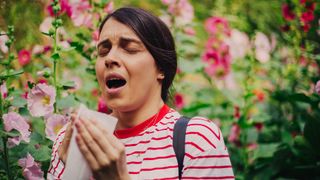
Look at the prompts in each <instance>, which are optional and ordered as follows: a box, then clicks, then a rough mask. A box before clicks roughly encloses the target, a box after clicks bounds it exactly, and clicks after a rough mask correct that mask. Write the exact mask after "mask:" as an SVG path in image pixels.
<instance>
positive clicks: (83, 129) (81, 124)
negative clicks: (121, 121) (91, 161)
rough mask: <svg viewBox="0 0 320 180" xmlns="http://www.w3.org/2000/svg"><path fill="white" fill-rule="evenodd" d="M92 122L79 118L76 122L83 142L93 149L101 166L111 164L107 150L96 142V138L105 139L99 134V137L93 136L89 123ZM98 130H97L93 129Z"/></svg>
mask: <svg viewBox="0 0 320 180" xmlns="http://www.w3.org/2000/svg"><path fill="white" fill-rule="evenodd" d="M90 124H91V123H86V121H84V120H82V119H79V121H78V122H76V127H77V130H78V133H79V135H80V136H81V138H82V139H83V142H84V143H85V144H86V147H88V149H89V151H91V153H92V155H93V156H94V158H95V160H96V161H98V163H99V164H100V165H101V166H108V165H109V164H110V160H109V157H108V156H107V155H106V154H105V152H104V151H103V150H102V149H101V148H100V146H99V144H98V143H97V142H96V139H98V138H99V139H103V138H101V137H102V136H99V137H98V138H93V137H92V135H91V133H90V132H89V131H88V129H87V128H88V127H87V126H88V125H90ZM91 131H96V130H91Z"/></svg>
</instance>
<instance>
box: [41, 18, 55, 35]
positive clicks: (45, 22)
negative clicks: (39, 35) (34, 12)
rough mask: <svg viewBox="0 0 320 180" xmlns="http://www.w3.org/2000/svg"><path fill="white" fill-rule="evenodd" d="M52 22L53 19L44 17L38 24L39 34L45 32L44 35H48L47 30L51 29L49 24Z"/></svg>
mask: <svg viewBox="0 0 320 180" xmlns="http://www.w3.org/2000/svg"><path fill="white" fill-rule="evenodd" d="M52 21H53V18H52V17H46V18H45V19H44V20H43V21H42V23H41V24H40V26H39V30H40V31H41V32H45V33H48V32H49V29H50V28H51V26H52V25H51V23H52Z"/></svg>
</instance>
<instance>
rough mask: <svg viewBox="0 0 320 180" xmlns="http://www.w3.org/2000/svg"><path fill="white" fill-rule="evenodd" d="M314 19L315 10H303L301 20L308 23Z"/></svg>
mask: <svg viewBox="0 0 320 180" xmlns="http://www.w3.org/2000/svg"><path fill="white" fill-rule="evenodd" d="M313 19H314V14H313V11H307V12H303V13H302V14H301V17H300V20H301V22H302V23H304V24H307V23H309V22H310V21H312V20H313Z"/></svg>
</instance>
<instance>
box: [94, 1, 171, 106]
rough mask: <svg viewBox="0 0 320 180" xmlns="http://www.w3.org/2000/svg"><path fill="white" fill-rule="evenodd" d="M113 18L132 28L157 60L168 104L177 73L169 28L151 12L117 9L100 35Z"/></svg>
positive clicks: (163, 96)
mask: <svg viewBox="0 0 320 180" xmlns="http://www.w3.org/2000/svg"><path fill="white" fill-rule="evenodd" d="M111 17H112V18H114V19H115V20H117V21H119V22H120V23H122V24H124V25H127V26H128V27H130V28H131V29H132V30H133V31H134V32H135V33H136V34H137V36H138V37H139V38H140V39H141V41H142V42H143V44H144V45H145V46H146V48H147V49H148V51H149V52H150V54H151V55H152V56H153V58H154V59H155V63H156V65H157V67H158V68H159V70H160V71H161V72H163V73H164V79H163V81H162V89H161V98H162V100H163V101H164V102H166V101H167V99H168V92H169V87H170V86H171V84H172V81H173V79H174V76H175V74H176V71H177V54H176V50H175V45H174V40H173V37H172V35H171V32H170V30H169V28H168V27H167V26H166V24H164V22H162V21H161V20H160V19H159V18H158V17H156V16H154V15H152V14H151V13H150V12H147V11H145V10H143V9H139V8H134V7H124V8H120V9H117V10H116V11H114V12H113V13H111V14H109V15H107V16H106V17H105V19H103V21H102V23H101V24H100V27H99V34H100V33H101V31H102V28H103V25H104V24H105V23H106V21H107V20H108V19H109V18H111Z"/></svg>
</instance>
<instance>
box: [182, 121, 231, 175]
mask: <svg viewBox="0 0 320 180" xmlns="http://www.w3.org/2000/svg"><path fill="white" fill-rule="evenodd" d="M182 178H183V179H199V178H200V179H234V178H235V177H234V174H233V170H232V165H231V162H230V157H229V153H228V150H227V147H226V146H225V143H224V140H223V136H222V133H221V131H220V129H219V127H218V126H216V125H215V124H214V123H213V122H212V121H210V120H208V119H205V118H202V117H194V118H192V119H191V120H190V122H189V123H188V126H187V131H186V145H185V158H184V167H183V172H182Z"/></svg>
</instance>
